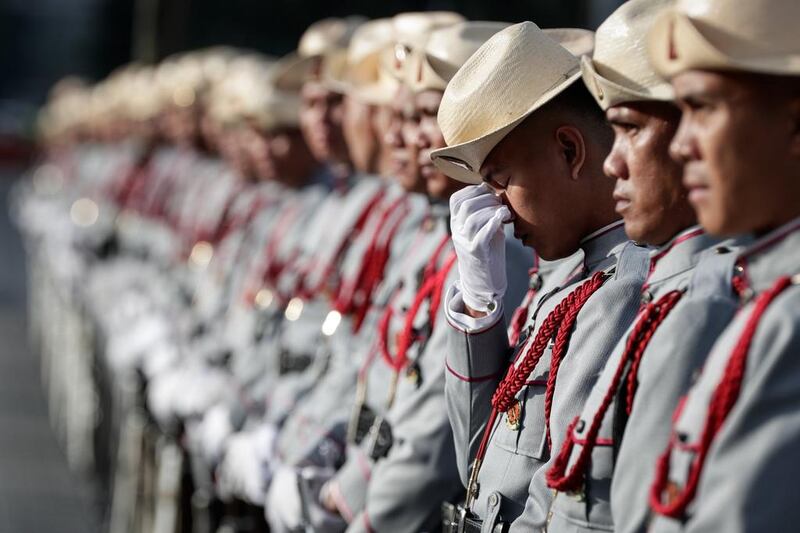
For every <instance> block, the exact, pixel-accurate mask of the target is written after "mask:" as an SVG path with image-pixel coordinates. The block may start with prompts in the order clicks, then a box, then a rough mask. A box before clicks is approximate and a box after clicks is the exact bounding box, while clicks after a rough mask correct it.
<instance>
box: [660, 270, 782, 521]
mask: <svg viewBox="0 0 800 533" xmlns="http://www.w3.org/2000/svg"><path fill="white" fill-rule="evenodd" d="M791 284H792V278H790V277H789V276H784V277H781V278H779V279H778V280H777V281H776V282H775V284H774V285H773V286H772V287H770V288H769V289H767V290H766V291H764V292H763V293H761V294H760V295H759V296H758V298H757V299H756V301H755V304H754V307H753V311H752V313H751V314H750V317H749V318H748V319H747V323H746V324H745V327H744V330H743V331H742V334H741V336H740V337H739V340H738V341H737V343H736V346H734V348H733V351H732V352H731V355H730V358H729V359H728V364H727V365H726V366H725V371H724V373H723V375H722V378H721V379H720V382H719V383H718V384H717V386H716V388H715V389H714V393H713V394H712V395H711V401H710V403H709V406H708V412H707V414H706V420H705V425H704V427H703V432H702V433H701V436H700V442H699V445H698V449H697V456H696V457H695V459H694V461H693V462H692V465H691V469H690V471H689V477H688V480H687V482H686V486H685V487H684V488H683V489H682V490H678V491H675V490H673V488H672V487H671V486H669V485H671V484H670V483H669V468H670V456H671V454H672V447H673V445H674V442H673V441H670V443H669V445H668V446H667V449H666V451H665V452H664V454H663V455H662V456H661V457H660V458H659V460H658V463H657V465H656V476H655V479H654V481H653V485H652V487H651V489H650V507H651V508H652V509H653V510H654V511H655V512H656V513H658V514H660V515H664V516H668V517H671V518H680V517H682V516H683V515H684V514H685V512H686V507H687V506H688V505H689V503H691V501H692V500H693V499H694V496H695V494H696V492H697V486H698V483H699V481H700V474H701V473H702V470H703V466H704V463H705V460H706V457H707V456H708V451H709V449H710V447H711V443H712V442H713V441H714V438H715V437H716V435H717V432H719V430H720V428H721V427H722V424H723V423H724V422H725V419H726V418H727V416H728V414H729V413H730V412H731V410H732V409H733V406H734V404H735V403H736V400H737V399H738V397H739V393H740V391H741V387H742V380H743V379H744V373H745V371H746V367H747V355H748V352H749V350H750V344H751V343H752V341H753V337H754V335H755V332H756V328H757V327H758V323H759V321H760V320H761V317H762V316H763V315H764V312H765V311H766V310H767V308H768V307H769V305H770V304H771V303H772V301H773V300H775V298H777V297H778V296H779V295H780V294H781V293H782V292H783V291H784V290H786V288H787V287H789V286H790V285H791ZM676 415H677V413H676ZM674 418H675V419H677V416H675V417H674ZM668 486H669V487H668ZM664 495H666V496H667V499H666V501H664V500H663V499H662V498H663V496H664Z"/></svg>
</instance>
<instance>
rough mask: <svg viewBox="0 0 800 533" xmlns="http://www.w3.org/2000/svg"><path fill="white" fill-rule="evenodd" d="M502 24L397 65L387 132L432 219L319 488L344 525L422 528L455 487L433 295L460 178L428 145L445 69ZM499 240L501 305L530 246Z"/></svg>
mask: <svg viewBox="0 0 800 533" xmlns="http://www.w3.org/2000/svg"><path fill="white" fill-rule="evenodd" d="M506 26H507V24H503V23H489V22H481V23H477V22H476V23H470V22H462V23H459V24H455V25H452V26H449V27H446V28H443V29H439V30H436V31H434V32H433V33H431V35H430V38H429V40H428V41H427V43H426V44H425V46H424V48H423V49H414V50H413V51H412V54H411V57H410V59H409V60H407V62H406V64H405V68H404V69H403V74H404V76H403V79H402V82H403V88H402V89H401V90H400V91H399V93H398V96H397V98H398V102H397V103H398V105H397V107H398V108H399V109H398V111H401V113H402V127H400V128H398V129H399V130H400V131H399V132H393V134H392V135H393V137H395V138H396V141H397V142H396V143H395V147H396V149H397V150H404V151H405V155H404V160H406V161H407V166H406V169H407V172H410V171H411V169H413V172H414V173H415V174H416V175H415V176H414V178H415V180H419V179H420V178H422V180H423V181H422V182H423V183H425V185H426V189H427V193H428V198H429V199H430V200H431V201H432V203H433V209H434V212H435V223H436V227H435V229H434V231H433V232H432V233H433V234H432V237H433V238H431V239H427V240H426V242H427V245H426V246H424V247H417V246H415V247H414V249H413V250H410V252H409V253H410V254H413V255H415V256H417V257H419V258H420V259H421V261H419V264H423V265H425V269H424V270H423V272H422V275H421V276H420V275H419V272H416V271H411V272H407V273H406V275H405V276H404V279H403V283H402V285H401V286H399V287H398V288H397V289H396V290H395V294H394V295H393V296H392V298H391V300H390V302H389V303H388V305H387V306H386V309H385V310H383V314H382V317H381V320H380V321H379V323H378V328H377V329H378V339H377V342H376V346H375V347H373V348H372V353H369V354H367V358H366V359H365V360H364V361H363V362H362V365H361V369H360V372H359V379H358V390H357V400H356V411H355V412H354V418H353V419H352V421H351V424H355V425H358V424H359V422H361V423H362V425H363V426H364V427H365V428H364V430H362V432H363V434H360V433H362V432H359V428H358V427H352V425H351V428H350V429H351V431H350V434H349V435H348V438H349V449H348V454H347V461H346V462H345V464H344V465H343V466H342V467H341V468H340V469H339V471H338V472H337V473H336V475H335V476H334V477H333V478H332V479H331V480H330V481H329V482H328V483H327V484H326V485H325V487H324V488H323V490H322V494H321V499H322V500H323V505H324V507H325V508H327V509H328V510H329V511H331V512H332V513H334V514H338V515H340V516H341V517H342V518H343V519H344V520H345V521H346V522H347V530H348V531H420V530H428V529H430V528H432V527H433V526H435V525H437V524H438V522H439V520H440V515H439V509H440V505H441V503H442V502H443V501H446V500H447V499H449V498H452V497H454V496H456V495H457V494H458V493H459V492H460V483H459V480H458V473H457V469H456V463H455V455H454V450H453V440H452V433H451V430H450V424H449V421H448V417H447V412H446V409H445V404H444V374H445V369H444V355H445V353H446V343H447V327H446V324H445V321H444V313H443V308H442V307H441V306H440V305H439V304H440V303H441V301H442V296H443V291H444V288H445V286H447V285H449V284H450V283H451V282H452V280H453V279H454V277H455V269H454V268H453V267H454V261H455V253H454V252H453V250H452V245H451V244H450V237H449V233H448V231H447V227H446V220H447V217H448V216H449V211H448V209H447V202H448V199H449V197H450V195H451V194H452V193H453V192H455V191H456V190H458V189H461V188H462V187H463V186H464V184H463V183H461V182H458V181H455V180H452V179H450V178H448V177H447V176H445V175H444V174H442V173H441V172H439V171H438V170H437V169H436V168H435V167H434V166H433V164H432V162H431V161H430V152H431V151H432V150H434V149H437V148H441V147H444V146H445V144H444V139H442V137H441V132H440V131H439V129H438V125H437V123H436V112H437V110H438V104H439V101H440V100H441V96H442V93H443V91H444V88H445V87H446V85H447V81H448V80H449V78H450V76H452V74H453V73H454V72H455V71H456V70H457V69H458V68H459V67H460V66H461V65H462V64H463V62H464V61H465V60H466V59H467V58H468V57H469V56H470V55H471V54H472V53H473V52H474V51H475V50H477V48H478V47H479V46H480V45H481V44H483V42H484V41H485V40H486V39H488V38H489V37H490V36H491V35H493V34H494V33H496V32H497V31H499V30H500V29H502V28H504V27H506ZM420 73H422V74H421V75H420ZM397 123H400V121H399V120H398V121H397ZM507 244H508V245H509V246H508V247H507V248H506V250H505V253H506V254H507V264H508V265H509V279H510V283H509V284H510V287H509V290H508V291H507V293H506V305H508V306H515V305H517V303H518V302H519V301H520V299H521V297H522V293H523V291H524V286H525V281H526V278H527V276H526V272H527V268H528V267H529V266H530V253H529V252H526V251H524V249H523V248H522V247H521V246H520V245H519V243H518V242H517V241H515V240H513V239H510V240H509V241H508V242H507ZM432 495H436V496H435V497H432ZM309 514H312V515H313V513H309ZM342 529H344V523H343V524H342Z"/></svg>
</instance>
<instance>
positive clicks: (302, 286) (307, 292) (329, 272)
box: [294, 188, 385, 300]
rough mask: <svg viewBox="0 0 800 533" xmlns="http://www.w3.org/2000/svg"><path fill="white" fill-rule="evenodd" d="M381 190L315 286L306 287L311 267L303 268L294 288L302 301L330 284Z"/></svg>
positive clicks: (357, 221) (369, 203)
mask: <svg viewBox="0 0 800 533" xmlns="http://www.w3.org/2000/svg"><path fill="white" fill-rule="evenodd" d="M384 192H385V191H384V190H383V188H379V189H378V191H377V192H376V193H375V194H374V195H373V196H372V198H371V199H370V200H369V202H367V205H366V206H364V208H363V209H362V211H361V213H360V214H359V216H358V218H357V219H356V221H355V223H354V224H353V226H352V227H351V228H350V230H349V231H347V232H346V236H345V238H343V239H342V242H340V243H339V245H338V247H337V248H336V252H335V253H334V254H333V255H332V256H331V259H330V261H328V263H327V264H326V265H325V267H324V270H323V273H322V275H321V276H320V277H319V281H317V283H316V285H314V286H311V287H309V286H307V285H306V280H307V278H308V276H309V274H310V273H311V268H312V267H311V266H309V267H308V268H305V269H304V271H303V273H302V274H301V275H300V277H299V281H298V283H297V286H296V287H295V291H294V292H295V294H297V295H298V296H299V297H300V298H303V299H304V300H308V299H311V298H313V297H314V296H316V295H317V294H319V293H321V292H322V291H323V290H324V289H325V287H326V286H328V285H329V284H330V283H332V281H333V280H332V279H331V278H332V277H333V274H334V273H335V272H336V269H337V266H338V265H339V263H340V262H341V259H342V257H343V256H344V254H345V252H346V251H347V249H348V248H349V246H350V244H352V243H353V241H354V240H355V237H356V236H357V235H358V234H359V233H360V232H361V230H363V229H364V226H365V225H366V223H367V220H369V217H370V215H371V214H372V212H373V210H374V209H375V207H376V206H377V205H378V202H380V200H381V198H382V197H383V194H384ZM314 264H316V262H315V261H312V263H311V265H314ZM338 290H339V289H338V287H336V288H335V289H334V290H333V293H334V294H336V293H337V292H338Z"/></svg>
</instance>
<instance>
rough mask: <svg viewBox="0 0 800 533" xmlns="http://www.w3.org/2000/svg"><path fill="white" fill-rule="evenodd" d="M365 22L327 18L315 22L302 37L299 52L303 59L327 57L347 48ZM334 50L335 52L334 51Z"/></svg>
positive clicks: (360, 19)
mask: <svg viewBox="0 0 800 533" xmlns="http://www.w3.org/2000/svg"><path fill="white" fill-rule="evenodd" d="M363 21H364V19H363V18H361V17H347V18H343V19H341V18H327V19H323V20H320V21H317V22H315V23H314V24H312V25H311V26H309V27H308V29H307V30H306V31H305V32H304V33H303V35H302V36H301V37H300V42H299V43H298V45H297V52H298V54H300V55H301V56H302V57H315V56H322V55H326V54H328V53H329V52H331V51H333V50H336V49H339V50H342V49H344V48H346V47H347V45H348V43H349V42H350V38H351V37H352V36H353V33H354V32H355V31H356V29H357V28H358V27H359V25H360V24H361V23H362V22H363ZM332 49H333V50H332Z"/></svg>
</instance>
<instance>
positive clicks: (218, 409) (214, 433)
mask: <svg viewBox="0 0 800 533" xmlns="http://www.w3.org/2000/svg"><path fill="white" fill-rule="evenodd" d="M232 434H233V426H232V425H231V418H230V411H229V410H228V406H227V405H225V404H217V405H215V406H213V407H212V408H211V409H209V410H208V411H207V412H206V414H205V416H204V417H203V421H202V423H201V424H200V427H199V440H200V448H201V451H202V455H203V458H204V459H205V460H206V462H208V464H212V465H214V464H217V463H218V462H219V459H220V457H222V452H223V450H224V449H225V441H226V440H227V439H228V437H230V436H231V435H232Z"/></svg>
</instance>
